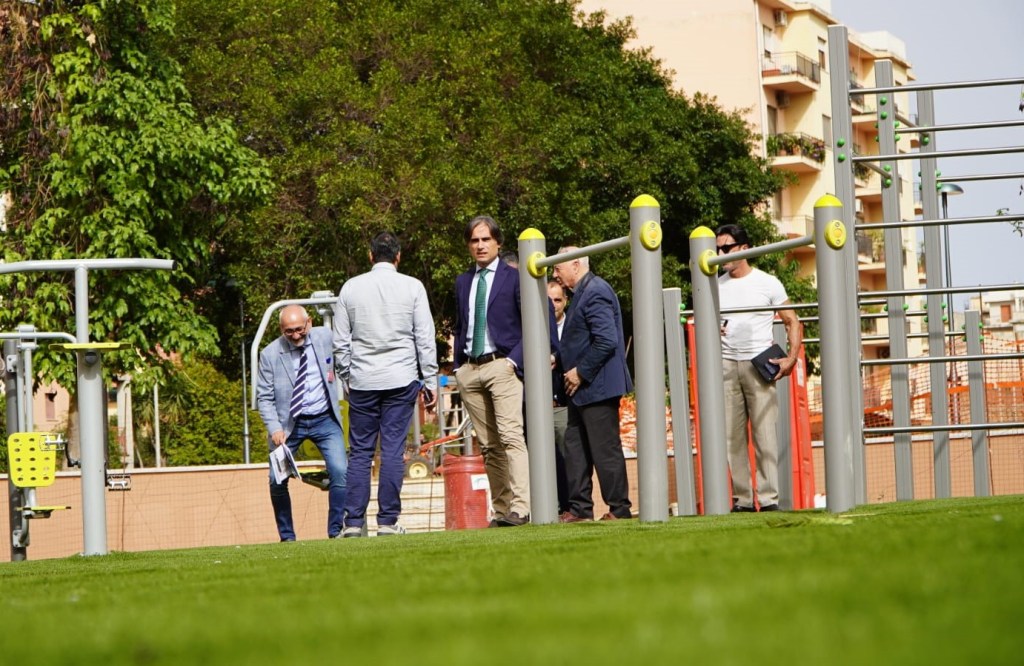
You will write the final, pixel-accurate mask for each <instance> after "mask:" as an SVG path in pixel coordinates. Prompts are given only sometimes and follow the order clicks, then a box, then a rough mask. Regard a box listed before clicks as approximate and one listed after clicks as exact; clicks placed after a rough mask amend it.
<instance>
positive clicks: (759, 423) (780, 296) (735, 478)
mask: <svg viewBox="0 0 1024 666" xmlns="http://www.w3.org/2000/svg"><path fill="white" fill-rule="evenodd" d="M715 236H716V244H717V245H718V253H719V254H729V253H732V252H738V251H741V250H745V249H748V248H749V247H750V239H749V237H748V236H747V232H746V231H745V230H744V229H743V228H742V227H740V226H739V225H736V224H727V225H724V226H722V227H720V228H719V229H718V231H717V232H716V233H715ZM722 270H723V271H724V272H723V273H722V274H721V275H719V277H718V296H719V305H720V307H721V309H722V310H723V311H724V310H729V309H732V308H748V307H765V308H768V307H773V306H778V305H785V304H788V303H789V302H790V301H789V297H788V296H787V295H786V290H785V288H784V287H783V286H782V283H781V282H779V280H778V278H776V277H775V276H773V275H769V274H768V273H765V272H764V271H761V270H759V269H757V268H754V267H753V266H751V265H750V264H749V263H748V262H747V260H746V259H739V260H736V261H730V262H728V263H726V264H723V265H722ZM778 315H779V317H780V318H781V319H782V323H783V324H784V325H785V327H786V337H787V340H788V345H789V352H788V354H787V355H785V356H781V357H779V358H774V359H770V362H771V363H772V364H774V365H777V366H778V367H779V372H778V374H776V376H775V379H774V380H773V381H772V382H766V381H765V380H764V379H763V378H762V377H761V375H760V373H758V371H757V369H756V368H755V367H754V365H753V364H752V363H751V362H750V361H751V359H753V358H754V357H755V356H757V355H758V354H760V353H761V352H763V351H765V350H766V349H768V348H769V347H771V345H772V343H773V338H772V323H773V321H774V320H775V314H774V312H773V311H772V310H765V311H762V312H744V313H723V315H722V359H723V368H724V372H725V431H726V438H727V440H728V447H729V471H730V474H731V476H732V495H733V506H732V510H733V511H734V512H749V511H757V510H758V507H759V508H760V510H761V511H778V510H779V444H778V441H777V439H778V438H777V436H776V431H775V428H776V423H777V421H778V402H777V400H776V396H775V383H774V382H775V381H776V380H778V379H779V378H781V377H785V376H787V375H789V374H790V373H791V372H793V368H794V367H795V366H796V363H797V354H798V353H799V350H800V345H801V343H802V341H803V326H802V325H801V324H800V320H799V319H798V318H797V316H796V313H795V312H794V311H793V310H779V311H778ZM748 421H749V423H750V429H751V432H752V435H753V440H754V453H755V457H756V460H757V486H756V493H757V505H756V506H755V504H754V499H755V498H754V493H755V488H754V487H753V486H752V484H751V475H750V458H749V456H748V453H747V441H748V440H747V422H748Z"/></svg>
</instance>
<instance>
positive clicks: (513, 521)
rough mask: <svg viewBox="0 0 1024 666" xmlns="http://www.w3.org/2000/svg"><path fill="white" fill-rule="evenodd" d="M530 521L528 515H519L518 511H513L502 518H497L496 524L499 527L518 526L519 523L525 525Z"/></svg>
mask: <svg viewBox="0 0 1024 666" xmlns="http://www.w3.org/2000/svg"><path fill="white" fill-rule="evenodd" d="M529 522H530V516H529V515H526V516H520V515H519V514H518V513H516V512H515V511H513V512H512V513H510V514H508V515H507V516H505V517H504V518H498V525H499V526H500V527H519V526H520V525H526V524H527V523H529Z"/></svg>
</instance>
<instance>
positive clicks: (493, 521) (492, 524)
mask: <svg viewBox="0 0 1024 666" xmlns="http://www.w3.org/2000/svg"><path fill="white" fill-rule="evenodd" d="M487 527H501V523H499V522H498V519H497V518H491V522H489V523H487Z"/></svg>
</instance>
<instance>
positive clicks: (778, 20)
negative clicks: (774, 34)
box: [773, 9, 789, 28]
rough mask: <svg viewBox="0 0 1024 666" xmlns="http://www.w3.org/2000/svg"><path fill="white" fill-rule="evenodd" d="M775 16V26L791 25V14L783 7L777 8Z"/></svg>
mask: <svg viewBox="0 0 1024 666" xmlns="http://www.w3.org/2000/svg"><path fill="white" fill-rule="evenodd" d="M773 16H774V17H775V26H776V27H780V28H785V27H786V26H787V25H789V15H788V14H786V12H784V11H782V10H781V9H776V10H775V13H774V15H773Z"/></svg>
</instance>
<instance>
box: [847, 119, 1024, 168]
mask: <svg viewBox="0 0 1024 666" xmlns="http://www.w3.org/2000/svg"><path fill="white" fill-rule="evenodd" d="M920 113H921V107H918V114H920ZM921 143H922V146H921V148H922V152H923V149H924V146H925V145H926V144H924V142H923V141H922V142H921ZM1020 152H1024V146H1001V147H998V148H963V149H960V150H944V151H941V152H936V153H935V157H978V156H980V155H1005V154H1007V153H1020ZM920 157H921V154H920V153H886V154H884V155H854V156H853V157H851V158H850V160H852V161H853V162H855V163H860V162H889V161H892V160H916V159H919V158H920Z"/></svg>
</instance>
